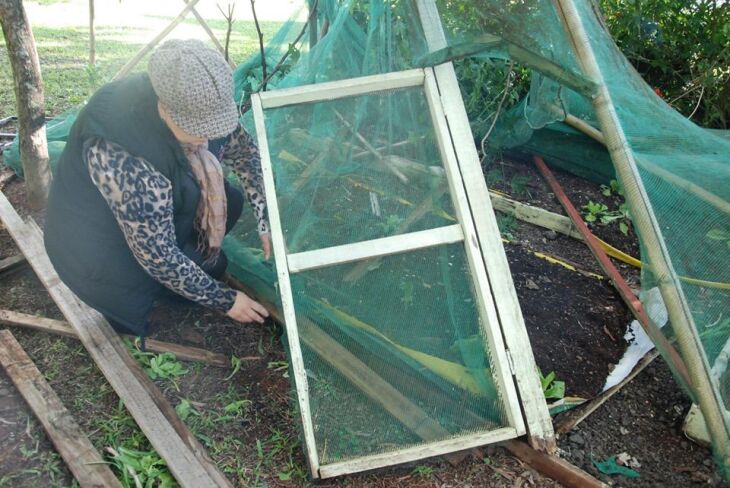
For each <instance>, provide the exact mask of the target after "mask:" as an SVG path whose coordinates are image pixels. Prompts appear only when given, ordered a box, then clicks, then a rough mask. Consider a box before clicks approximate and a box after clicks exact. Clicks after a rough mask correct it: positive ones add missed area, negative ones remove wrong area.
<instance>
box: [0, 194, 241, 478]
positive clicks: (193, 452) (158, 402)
mask: <svg viewBox="0 0 730 488" xmlns="http://www.w3.org/2000/svg"><path fill="white" fill-rule="evenodd" d="M0 219H1V220H2V222H3V223H4V224H5V227H6V228H7V229H8V231H9V232H10V235H11V236H12V238H13V239H14V240H15V242H16V244H17V245H18V247H19V248H20V250H21V251H22V252H23V254H24V255H25V257H26V259H27V260H28V262H29V263H30V265H31V266H32V267H33V270H34V271H35V272H36V274H37V275H38V278H39V279H40V280H41V282H42V283H43V285H44V286H45V287H46V289H47V290H48V293H49V294H50V295H51V297H52V298H53V300H54V301H55V302H56V304H57V305H58V307H59V309H60V310H61V312H62V313H63V315H64V316H65V317H66V319H67V320H68V321H69V323H71V325H72V326H73V327H74V329H75V330H76V333H77V334H78V336H79V339H80V340H81V342H82V343H83V344H84V347H86V350H87V351H88V352H89V355H90V356H91V358H92V359H93V360H94V362H95V363H96V365H97V366H98V367H99V369H100V370H101V372H102V373H103V374H104V376H105V377H106V379H107V381H109V384H110V385H111V386H112V388H114V391H116V393H117V395H119V398H120V399H121V400H122V401H124V405H125V406H126V408H127V410H128V411H129V413H130V414H131V415H132V417H133V418H134V420H135V421H136V422H137V425H139V427H140V429H141V430H142V432H144V434H145V435H146V436H147V439H149V441H150V444H152V447H154V449H155V450H156V451H157V453H158V454H159V455H160V456H161V457H162V458H163V459H164V460H165V461H166V462H167V465H168V467H169V468H170V472H171V473H172V475H173V476H175V478H176V479H177V481H178V482H179V483H180V485H181V486H183V487H191V488H198V487H220V486H231V485H230V483H229V482H228V480H227V479H226V478H225V476H223V474H221V472H220V471H218V469H217V467H216V466H215V464H214V463H213V462H212V461H211V460H210V458H209V457H208V454H207V452H206V451H205V449H204V448H203V446H202V445H200V443H199V442H198V440H197V439H196V438H195V436H194V435H193V433H192V432H190V431H189V430H188V428H187V427H186V426H185V424H184V423H183V422H182V421H181V420H180V417H178V415H177V413H175V409H174V408H172V406H171V405H170V404H169V403H168V402H167V400H166V399H165V397H164V396H163V395H162V392H160V390H159V389H158V388H157V387H156V386H155V384H154V383H152V381H151V380H150V379H149V378H148V377H147V375H146V374H145V372H144V371H142V368H140V366H139V364H137V362H136V361H135V360H134V359H133V358H132V357H131V356H130V355H129V352H127V349H126V346H125V345H124V343H123V342H122V339H121V338H120V337H119V336H118V335H117V333H116V332H114V330H113V329H112V328H111V326H110V325H109V323H108V322H107V321H106V320H105V319H104V317H103V316H102V315H101V314H100V313H99V312H97V311H96V310H93V309H92V308H90V307H89V306H87V305H86V304H84V303H83V302H81V301H80V300H79V299H78V298H77V297H76V295H74V293H73V292H72V291H71V290H70V289H69V288H68V287H67V286H66V285H64V284H63V283H62V282H61V280H60V278H59V277H58V275H57V274H56V272H55V270H54V269H53V265H52V264H51V262H50V260H49V259H48V255H47V254H46V251H45V248H44V247H43V234H42V232H41V230H40V229H39V228H38V227H37V225H35V223H34V222H31V223H29V224H25V223H24V222H23V220H22V219H21V218H20V216H19V215H18V214H17V212H15V209H13V207H12V205H11V204H10V202H9V201H8V200H7V198H6V197H5V195H4V194H2V193H1V192H0Z"/></svg>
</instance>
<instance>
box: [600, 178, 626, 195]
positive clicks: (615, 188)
mask: <svg viewBox="0 0 730 488" xmlns="http://www.w3.org/2000/svg"><path fill="white" fill-rule="evenodd" d="M601 193H602V194H603V195H604V196H606V197H610V196H615V195H618V196H624V189H623V188H622V187H621V184H620V183H619V182H618V181H617V180H611V181H610V182H609V184H608V185H601Z"/></svg>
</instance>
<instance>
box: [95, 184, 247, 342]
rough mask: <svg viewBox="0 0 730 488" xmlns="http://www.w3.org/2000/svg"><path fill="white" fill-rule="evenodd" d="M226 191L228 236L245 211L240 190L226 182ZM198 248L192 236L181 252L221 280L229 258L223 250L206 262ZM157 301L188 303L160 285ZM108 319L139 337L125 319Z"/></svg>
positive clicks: (195, 238)
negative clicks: (166, 300) (213, 258)
mask: <svg viewBox="0 0 730 488" xmlns="http://www.w3.org/2000/svg"><path fill="white" fill-rule="evenodd" d="M225 190H226V200H227V202H228V206H227V209H226V215H227V218H226V234H228V233H229V232H230V231H231V229H233V227H234V226H235V225H236V222H237V221H238V218H239V217H240V216H241V212H242V211H243V194H242V193H241V191H240V190H238V189H237V188H234V187H232V186H231V185H230V184H229V183H228V181H226V182H225ZM197 248H198V235H197V234H195V235H193V236H191V238H190V239H189V240H188V242H186V243H184V244H183V245H181V246H180V250H181V251H182V252H183V254H185V255H186V256H187V257H189V258H190V259H191V260H192V261H193V262H194V263H195V264H197V265H198V266H200V267H201V268H202V269H203V271H205V272H206V273H207V274H208V275H210V276H211V277H212V278H214V279H216V280H217V279H220V278H221V277H222V276H223V273H224V272H225V271H226V267H227V266H228V258H227V257H226V255H225V253H224V252H223V250H221V252H220V254H219V255H218V257H217V259H216V260H215V261H213V262H210V261H206V259H205V257H204V256H203V255H201V253H200V251H199V250H198V249H197ZM156 298H157V299H168V300H170V299H171V300H172V301H177V302H187V301H188V300H187V299H185V298H184V297H182V296H180V295H178V294H176V293H174V292H173V291H171V290H169V289H167V288H165V287H164V286H162V285H160V287H159V290H158V293H157V297H156ZM151 311H152V304H150V307H149V310H147V311H146V313H145V316H149V313H150V312H151ZM138 314H139V312H138V311H136V312H135V313H134V316H138ZM105 317H106V319H107V320H108V321H109V323H110V324H111V326H112V327H113V328H114V330H116V331H117V332H119V333H122V334H130V335H138V334H136V333H134V332H132V331H131V330H130V328H129V327H127V326H125V322H126V323H130V321H128V320H123V319H124V318H123V317H119V318H118V319H117V320H115V319H112V318H111V317H108V316H105ZM148 328H149V324H144V328H143V330H144V331H145V333H144V334H141V335H143V336H144V335H147V333H146V331H147V330H148Z"/></svg>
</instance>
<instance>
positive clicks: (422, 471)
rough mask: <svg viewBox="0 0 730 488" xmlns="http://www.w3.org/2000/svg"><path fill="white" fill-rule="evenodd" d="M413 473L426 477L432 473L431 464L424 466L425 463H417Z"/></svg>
mask: <svg viewBox="0 0 730 488" xmlns="http://www.w3.org/2000/svg"><path fill="white" fill-rule="evenodd" d="M413 474H417V475H418V476H421V477H423V478H428V477H429V476H431V475H432V474H433V468H432V467H431V466H426V465H425V464H419V465H418V466H416V467H415V468H413Z"/></svg>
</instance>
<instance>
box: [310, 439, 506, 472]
mask: <svg viewBox="0 0 730 488" xmlns="http://www.w3.org/2000/svg"><path fill="white" fill-rule="evenodd" d="M518 435H519V434H518V432H517V430H516V429H515V428H514V427H503V428H501V429H496V430H492V431H490V432H484V433H481V434H469V435H467V436H458V437H454V438H452V439H447V440H443V441H438V442H431V443H428V444H426V445H419V446H413V447H408V448H405V449H400V450H398V451H394V452H386V453H383V454H374V455H371V456H365V457H361V458H357V459H353V460H350V461H342V462H338V463H331V464H326V465H323V466H320V468H319V475H320V477H321V478H332V477H333V476H340V475H343V474H349V473H357V472H360V471H366V470H369V469H375V468H383V467H386V466H393V465H395V464H401V463H408V462H411V461H416V460H418V459H424V458H427V457H433V456H441V455H442V454H447V453H450V452H455V451H462V450H465V449H471V448H473V447H479V446H483V445H485V444H492V443H495V442H501V441H504V440H507V439H514V438H515V437H517V436H518Z"/></svg>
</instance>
